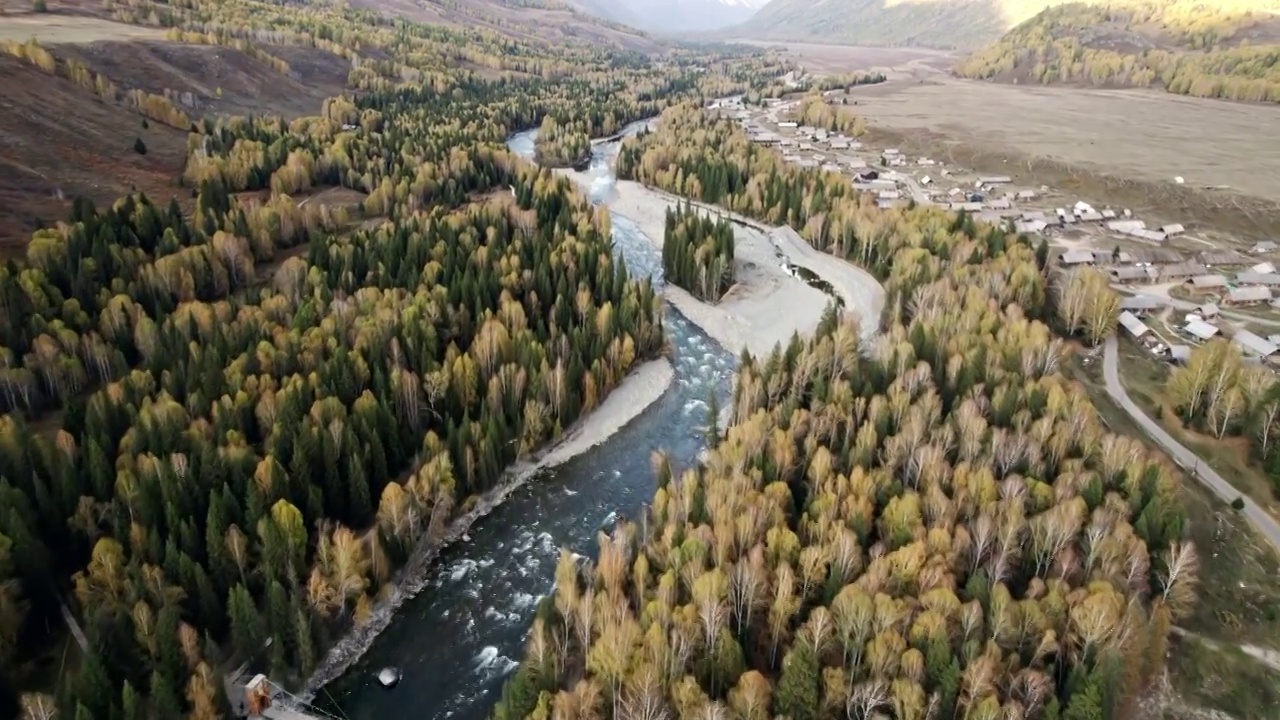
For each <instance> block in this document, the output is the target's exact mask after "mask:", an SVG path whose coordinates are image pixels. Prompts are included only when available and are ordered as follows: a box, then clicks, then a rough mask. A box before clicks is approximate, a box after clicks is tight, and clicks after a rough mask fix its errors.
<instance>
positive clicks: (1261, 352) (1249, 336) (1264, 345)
mask: <svg viewBox="0 0 1280 720" xmlns="http://www.w3.org/2000/svg"><path fill="white" fill-rule="evenodd" d="M1231 342H1233V343H1235V344H1236V345H1239V346H1240V348H1241V349H1243V350H1244V351H1245V352H1248V353H1251V354H1253V355H1257V356H1258V357H1270V356H1272V355H1275V354H1276V352H1280V347H1276V345H1275V343H1272V342H1270V341H1268V340H1266V339H1264V338H1262V337H1259V336H1258V335H1255V334H1254V333H1251V332H1249V331H1248V330H1238V331H1236V334H1235V335H1234V336H1232V338H1231Z"/></svg>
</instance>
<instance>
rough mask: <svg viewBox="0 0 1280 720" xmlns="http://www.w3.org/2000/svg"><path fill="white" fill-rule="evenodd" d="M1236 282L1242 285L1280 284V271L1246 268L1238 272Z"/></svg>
mask: <svg viewBox="0 0 1280 720" xmlns="http://www.w3.org/2000/svg"><path fill="white" fill-rule="evenodd" d="M1236 282H1238V283H1240V284H1241V285H1268V286H1270V285H1280V273H1273V272H1270V273H1262V272H1254V271H1252V270H1246V271H1244V272H1242V273H1237V274H1236Z"/></svg>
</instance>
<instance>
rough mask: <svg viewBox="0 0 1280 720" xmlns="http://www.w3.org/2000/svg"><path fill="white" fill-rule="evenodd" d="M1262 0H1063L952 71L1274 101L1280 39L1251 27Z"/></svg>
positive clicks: (1265, 18) (1279, 92) (1260, 14)
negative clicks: (1264, 39) (1269, 39)
mask: <svg viewBox="0 0 1280 720" xmlns="http://www.w3.org/2000/svg"><path fill="white" fill-rule="evenodd" d="M1263 5H1264V4H1263V3H1259V2H1257V1H1256V0H1234V1H1233V2H1227V3H1203V2H1197V1H1196V0H1174V1H1172V2H1169V1H1166V2H1154V1H1149V0H1144V1H1142V2H1119V3H1108V4H1100V5H1087V4H1083V3H1068V4H1065V5H1060V6H1057V7H1053V8H1048V9H1046V10H1044V12H1042V13H1040V14H1039V15H1037V16H1036V17H1035V18H1033V19H1032V20H1029V21H1027V22H1026V23H1024V24H1022V25H1019V26H1018V27H1016V28H1014V29H1013V30H1011V31H1010V32H1009V33H1008V34H1007V35H1005V36H1004V37H1003V38H1001V39H1000V40H999V41H997V42H996V43H995V44H993V45H991V46H989V47H987V48H985V49H983V50H981V51H979V52H977V53H975V54H973V55H971V56H969V57H968V58H966V59H965V60H963V61H962V62H961V63H960V64H959V65H958V67H957V70H958V72H959V73H960V74H961V75H963V76H965V77H970V78H978V79H988V78H1006V79H1007V78H1015V77H1016V78H1018V79H1030V80H1033V81H1035V82H1040V83H1046V84H1048V83H1058V82H1062V83H1088V84H1090V85H1096V86H1120V87H1162V88H1164V89H1165V90H1166V91H1168V92H1171V93H1176V94H1179V95H1191V96H1194V97H1203V98H1222V99H1227V100H1243V101H1253V102H1280V63H1278V59H1280V46H1277V45H1275V44H1274V43H1263V44H1257V42H1256V40H1254V39H1251V36H1250V32H1251V31H1252V29H1253V28H1255V27H1256V26H1259V25H1260V24H1262V23H1271V22H1273V21H1274V20H1273V16H1272V14H1271V13H1270V12H1268V11H1266V10H1264V8H1263ZM1261 33H1262V34H1263V35H1264V36H1265V35H1266V34H1267V30H1265V29H1262V30H1261Z"/></svg>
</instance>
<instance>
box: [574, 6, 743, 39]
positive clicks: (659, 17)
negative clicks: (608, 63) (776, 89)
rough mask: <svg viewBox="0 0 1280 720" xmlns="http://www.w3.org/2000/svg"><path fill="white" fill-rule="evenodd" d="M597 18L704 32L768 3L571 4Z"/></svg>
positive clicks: (644, 26) (659, 28) (654, 28)
mask: <svg viewBox="0 0 1280 720" xmlns="http://www.w3.org/2000/svg"><path fill="white" fill-rule="evenodd" d="M571 1H572V2H573V4H574V5H575V7H578V8H580V9H582V10H584V11H586V12H588V13H591V14H592V15H595V16H597V17H601V18H605V19H607V20H612V21H614V22H619V23H622V24H624V25H629V26H631V27H634V28H639V29H641V30H645V31H648V32H657V33H664V32H666V33H674V32H703V31H708V30H717V29H720V28H726V27H730V26H732V25H737V24H739V23H742V22H744V21H746V20H747V19H748V18H750V17H751V16H752V15H754V14H755V13H756V11H757V10H759V9H760V8H761V7H763V6H764V5H765V4H766V3H767V2H768V0H571Z"/></svg>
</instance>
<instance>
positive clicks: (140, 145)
mask: <svg viewBox="0 0 1280 720" xmlns="http://www.w3.org/2000/svg"><path fill="white" fill-rule="evenodd" d="M133 151H134V152H136V153H138V154H139V155H146V154H147V144H146V143H144V142H142V138H134V139H133Z"/></svg>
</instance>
